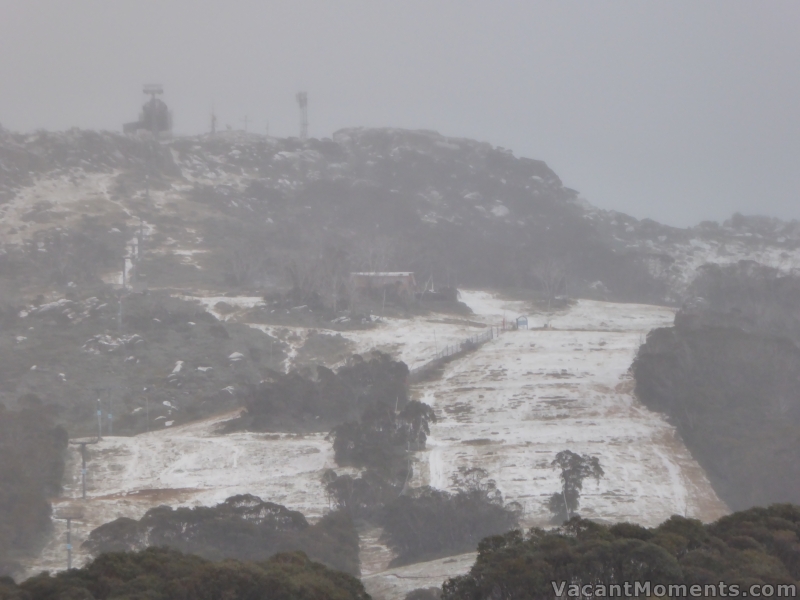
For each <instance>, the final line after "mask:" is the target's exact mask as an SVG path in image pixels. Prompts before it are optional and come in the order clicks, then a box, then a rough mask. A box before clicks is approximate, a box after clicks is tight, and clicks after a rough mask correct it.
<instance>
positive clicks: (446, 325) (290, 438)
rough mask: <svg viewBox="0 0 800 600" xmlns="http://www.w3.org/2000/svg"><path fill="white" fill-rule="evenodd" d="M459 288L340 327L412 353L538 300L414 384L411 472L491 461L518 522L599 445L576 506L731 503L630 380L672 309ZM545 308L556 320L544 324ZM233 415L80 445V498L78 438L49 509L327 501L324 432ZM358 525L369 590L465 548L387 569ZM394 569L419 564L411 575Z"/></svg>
mask: <svg viewBox="0 0 800 600" xmlns="http://www.w3.org/2000/svg"><path fill="white" fill-rule="evenodd" d="M463 300H464V301H465V302H466V303H467V304H468V305H469V306H470V307H471V308H472V309H473V311H474V312H473V314H472V315H471V317H470V319H469V321H467V320H463V321H460V322H459V321H458V320H455V319H452V318H445V316H444V315H439V318H438V319H437V318H431V316H425V317H414V318H411V319H394V320H392V321H389V322H388V323H387V324H385V325H379V326H378V327H377V328H376V329H373V330H370V331H369V332H367V333H361V332H358V331H356V332H345V334H344V335H345V336H347V337H348V338H349V339H350V340H351V342H352V343H353V345H354V346H355V347H359V346H360V345H361V344H367V345H368V346H371V345H377V346H379V347H383V348H384V349H389V350H392V349H393V350H394V351H395V352H399V353H405V354H406V355H415V356H417V357H418V358H417V360H418V361H420V362H421V361H424V360H425V359H426V358H428V359H429V358H431V357H433V355H434V354H435V352H436V349H437V346H435V345H433V344H431V345H428V344H429V342H428V340H427V338H426V337H422V336H420V335H419V333H418V331H419V330H421V329H422V328H423V327H429V328H430V330H429V331H431V333H433V330H435V332H436V340H437V343H438V344H444V343H452V342H455V341H456V340H459V339H463V337H464V334H465V333H471V332H472V331H474V330H475V329H476V326H477V325H479V324H482V323H485V324H495V323H499V322H502V318H503V314H504V313H505V314H507V315H514V314H517V313H518V312H520V311H523V310H524V311H525V312H527V313H528V314H530V316H531V329H530V330H527V331H526V330H521V331H509V332H506V333H504V334H501V335H500V337H499V338H497V339H495V340H493V341H491V342H489V343H487V344H486V345H484V346H481V347H480V348H479V349H478V350H476V351H475V352H473V353H471V354H467V355H466V356H464V357H462V358H460V359H458V360H455V361H453V362H451V363H450V364H449V365H447V366H446V367H445V370H444V373H443V376H442V378H441V379H434V380H432V381H423V382H420V383H418V384H415V385H414V386H413V387H412V395H413V396H414V397H419V398H421V399H425V400H427V401H429V402H430V403H431V404H432V405H433V406H434V408H435V410H436V412H437V415H438V417H439V418H438V421H437V423H436V424H433V425H432V428H431V437H430V438H429V442H428V445H427V449H426V450H423V451H419V452H416V453H415V457H414V461H415V473H416V474H417V475H416V479H415V480H414V481H413V482H412V485H413V486H420V485H425V484H430V485H432V486H434V487H437V488H440V489H448V488H450V487H451V477H452V476H453V475H455V474H456V473H457V472H458V468H459V467H460V466H464V465H469V466H474V467H480V468H485V469H486V470H487V471H488V472H489V473H490V474H491V476H492V477H493V478H494V479H495V480H496V481H497V486H498V488H499V489H500V490H502V492H503V494H504V495H505V498H506V500H507V501H516V502H519V503H521V504H522V505H523V507H524V513H523V524H524V525H525V526H531V525H538V526H549V523H550V515H549V514H548V512H547V509H546V501H547V498H548V496H549V495H550V494H552V492H553V491H556V490H558V488H559V482H558V473H557V471H555V470H554V469H552V468H551V467H550V466H549V462H550V461H551V460H552V459H553V457H554V456H555V454H556V453H557V452H559V451H561V450H564V449H567V448H569V449H573V450H575V451H580V452H584V453H589V454H592V455H595V456H598V457H599V458H600V460H601V463H602V465H603V467H604V468H605V470H606V473H607V474H606V476H605V477H604V478H603V479H601V480H600V481H599V483H598V484H595V483H594V482H591V483H587V485H586V488H585V495H584V497H583V499H582V502H581V514H584V515H585V516H591V517H592V518H595V519H599V520H601V521H607V522H615V521H617V520H633V521H637V522H640V523H643V524H645V525H655V524H657V523H658V522H660V521H661V520H663V519H664V518H666V517H668V516H669V515H671V514H674V513H678V514H685V515H687V516H692V517H696V518H700V519H702V520H704V521H710V520H714V519H716V518H718V517H719V516H721V515H722V514H725V513H726V512H727V509H726V507H725V505H724V504H723V503H721V502H720V501H719V500H718V499H717V497H716V495H715V493H714V491H713V490H712V489H711V486H710V485H709V483H708V480H707V479H706V477H705V475H704V473H703V471H702V470H701V469H700V468H699V466H698V465H697V463H696V462H695V461H694V460H693V459H692V458H691V455H689V453H688V452H687V451H686V449H685V447H684V446H683V444H682V442H681V440H680V438H679V437H677V435H676V434H675V430H674V429H673V428H672V427H671V426H670V425H668V424H667V423H666V421H665V420H664V419H663V418H662V417H661V416H659V415H657V414H656V413H653V412H650V411H648V410H647V409H645V408H644V407H642V406H641V405H640V404H638V402H637V401H636V399H635V398H634V397H633V396H632V395H631V389H632V381H631V379H630V376H629V375H628V374H627V369H628V366H629V365H630V362H631V360H632V359H633V356H634V354H635V352H636V349H637V347H638V344H639V341H640V339H641V338H642V336H643V335H644V334H645V333H646V332H647V331H648V330H649V329H650V328H652V327H655V326H658V325H663V324H667V323H669V322H670V321H671V320H672V317H673V313H672V311H671V310H669V309H665V308H659V307H652V306H644V305H620V304H613V303H603V302H594V301H587V302H584V301H581V302H579V303H578V304H577V305H575V306H573V307H569V308H566V309H564V310H563V311H560V312H558V313H556V314H550V315H547V314H543V313H538V314H537V313H536V312H534V311H531V310H530V307H529V306H528V305H527V304H526V303H524V302H520V301H508V300H503V299H501V298H498V297H497V296H495V295H492V294H489V293H485V292H464V293H463ZM446 321H450V322H446ZM548 321H549V324H550V327H549V328H547V329H543V328H541V325H544V324H545V322H548ZM470 323H471V325H470ZM415 332H417V333H415ZM406 334H407V335H406ZM381 335H382V336H383V338H381ZM362 336H364V337H366V338H367V339H366V340H365V339H362ZM431 338H433V335H431ZM431 341H432V340H431ZM398 342H399V343H401V344H402V345H401V346H397V345H396V344H398ZM361 347H365V346H361ZM517 359H520V360H519V361H518V360H517ZM518 371H519V372H518ZM480 396H484V398H480ZM232 416H234V415H222V416H220V417H216V418H213V419H207V420H205V421H198V422H196V423H192V424H187V425H180V426H178V425H173V426H172V427H171V428H162V429H161V430H160V431H155V432H150V433H142V434H139V435H136V436H134V437H117V436H114V437H105V438H104V439H103V440H102V441H101V442H100V443H99V444H97V445H95V446H90V447H89V456H90V460H89V472H88V500H87V501H86V502H85V503H84V502H83V501H81V500H80V462H79V459H78V453H77V450H74V451H72V453H71V455H70V456H71V459H70V461H69V464H68V474H67V477H66V484H65V492H64V494H63V496H62V497H61V498H60V499H58V500H57V501H56V502H55V510H56V511H61V510H65V509H67V508H68V507H75V506H82V507H84V514H85V520H83V521H79V522H77V523H76V522H73V540H74V542H73V543H75V544H76V548H78V547H79V545H80V543H81V542H82V541H83V540H84V539H86V536H88V534H89V532H90V531H91V530H93V529H94V528H95V527H98V526H99V525H101V524H103V523H106V522H108V521H111V520H113V519H115V518H118V517H121V516H126V517H130V518H136V519H138V518H141V517H142V516H143V515H144V514H145V512H146V511H147V510H148V509H150V508H153V507H155V506H158V505H160V504H164V503H169V504H170V505H173V506H213V505H214V504H217V503H219V502H222V501H223V500H224V499H225V498H228V497H229V496H232V495H235V494H239V493H251V494H254V495H257V496H259V497H261V498H263V499H265V500H269V501H271V502H276V503H279V504H282V505H285V506H286V507H287V508H289V509H291V510H299V511H301V512H302V513H303V514H305V515H306V516H307V517H309V519H311V520H316V519H319V517H321V516H322V515H323V514H325V513H326V512H327V511H328V510H329V502H330V499H329V497H328V496H327V494H326V492H325V488H324V485H323V475H324V474H325V472H326V471H327V470H328V469H331V468H332V469H335V470H336V471H337V472H339V473H340V474H342V473H348V472H352V470H349V469H342V468H341V467H337V465H336V464H335V462H334V457H333V448H332V444H331V442H330V441H328V440H325V435H324V434H304V435H298V434H293V433H269V434H264V433H248V432H238V433H228V434H223V433H221V432H220V430H219V427H218V426H219V424H220V423H221V422H223V421H225V419H229V418H231V417H232ZM54 526H55V531H54V534H53V537H52V538H51V541H50V543H49V544H48V546H47V548H46V550H45V552H44V553H43V554H42V556H41V557H40V558H39V559H37V560H35V561H33V562H31V563H30V564H29V565H28V568H29V569H30V570H29V572H30V573H35V572H38V571H39V570H41V569H43V568H50V569H53V568H59V566H60V565H62V564H63V561H64V550H63V539H64V538H63V536H64V527H65V525H64V523H63V521H57V522H55V524H54ZM360 533H361V540H362V549H361V563H362V564H361V570H362V574H363V575H364V578H365V579H364V581H365V583H366V585H367V588H368V590H369V589H375V590H378V589H380V590H389V592H387V594H388V595H387V596H386V597H391V598H396V597H402V593H401V592H402V590H404V589H405V590H406V591H408V589H412V588H413V587H419V586H417V585H413V584H414V582H420V581H421V582H426V581H427V582H430V581H431V579H435V578H436V577H439V576H440V575H441V574H442V573H444V575H445V576H451V575H456V574H460V573H462V572H464V570H465V568H468V563H469V562H470V561H471V559H470V558H469V557H467V558H465V559H457V560H451V561H450V562H447V561H443V560H434V561H430V562H429V563H428V562H426V563H423V564H418V565H413V566H409V567H403V568H400V569H391V570H388V571H385V570H386V568H387V564H388V562H389V561H390V559H391V558H392V554H391V552H390V551H389V550H388V549H387V548H386V546H385V543H383V542H382V541H381V540H380V539H379V538H380V532H376V531H374V530H372V529H366V530H363V529H362V531H361V532H360ZM470 556H471V555H470ZM86 559H87V555H86V554H85V549H81V550H79V551H78V553H77V556H76V561H78V563H79V564H80V562H81V561H83V560H86ZM448 560H449V559H448ZM384 571H385V574H382V573H383V572H384ZM392 573H417V575H414V576H413V577H412V578H410V579H407V580H405V579H402V578H396V577H394V576H393V575H392ZM403 577H405V575H404V576H403ZM409 577H411V575H409ZM416 577H419V580H417V579H415V578H416ZM439 583H441V578H440V581H439ZM409 585H410V586H411V588H408V586H409ZM382 593H383V592H382Z"/></svg>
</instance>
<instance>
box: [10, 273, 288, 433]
mask: <svg viewBox="0 0 800 600" xmlns="http://www.w3.org/2000/svg"><path fill="white" fill-rule="evenodd" d="M119 302H120V300H119V296H118V295H117V294H116V293H115V292H114V291H113V290H112V289H111V288H110V286H96V287H91V288H90V287H86V288H81V289H79V290H77V291H74V292H73V291H70V292H67V293H66V295H65V296H64V297H62V298H60V299H59V300H57V301H53V302H45V301H44V299H43V298H40V299H38V300H36V301H35V302H34V304H33V305H28V306H24V307H23V306H13V305H10V306H7V307H2V308H1V309H0V321H2V325H3V329H4V333H6V335H3V336H2V337H0V401H2V402H3V403H5V404H6V405H7V406H13V405H14V403H15V401H16V399H17V398H18V397H20V396H23V395H25V394H35V395H37V396H39V397H40V398H42V399H44V400H45V401H46V402H48V403H52V404H54V405H57V406H58V407H59V412H58V414H57V419H58V422H60V423H62V424H63V425H64V426H65V427H67V429H68V430H69V431H70V433H71V434H72V435H77V436H81V435H83V436H86V435H92V434H94V433H95V432H96V420H95V419H96V418H95V410H96V408H97V406H96V401H97V399H98V398H100V399H101V400H102V403H103V404H102V409H103V412H104V413H105V414H107V413H108V412H111V413H112V414H113V416H114V423H113V426H114V433H115V434H122V435H129V434H134V433H139V432H142V431H145V430H146V429H148V428H149V429H151V430H152V429H153V428H155V427H163V422H164V421H166V420H169V421H173V422H174V423H175V424H180V423H182V422H185V421H189V420H193V419H197V418H200V417H203V416H206V415H209V414H216V413H219V412H222V411H225V410H230V409H232V408H235V407H237V406H238V405H239V399H238V397H237V396H238V394H239V393H240V392H243V391H244V390H246V389H247V387H248V386H249V385H253V384H256V383H257V382H258V381H260V380H262V379H263V378H264V377H265V376H267V375H268V373H270V372H271V370H272V369H276V368H281V367H282V365H281V361H282V360H283V359H284V358H285V354H284V350H285V348H286V346H285V345H284V344H283V343H281V342H278V341H277V340H276V339H275V338H272V337H270V336H267V335H265V334H264V333H262V332H260V331H256V330H254V329H252V328H249V327H247V326H246V325H241V324H223V323H220V322H219V321H217V320H216V319H215V318H214V317H213V316H212V315H210V314H209V313H207V312H206V311H205V309H204V308H203V307H202V306H200V305H199V304H196V303H194V302H190V301H186V300H181V299H178V298H172V297H170V296H169V295H168V294H166V293H163V292H148V293H146V294H140V293H136V294H133V293H132V294H128V295H127V296H126V297H125V298H124V301H123V302H124V304H123V307H122V308H123V310H122V328H121V329H120V327H119V317H120V306H119ZM234 353H238V354H239V356H238V357H237V356H236V355H234V358H235V360H234V359H232V358H231V355H232V354H234ZM179 361H180V363H179ZM178 367H180V368H178ZM176 368H178V370H177V371H176V370H175V369H176ZM148 416H149V422H148Z"/></svg>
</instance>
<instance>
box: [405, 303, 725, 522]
mask: <svg viewBox="0 0 800 600" xmlns="http://www.w3.org/2000/svg"><path fill="white" fill-rule="evenodd" d="M465 301H466V302H467V303H468V304H470V306H472V307H473V308H474V309H477V310H478V311H480V313H481V314H482V315H483V316H484V318H490V317H491V316H492V315H493V316H494V318H495V319H496V318H498V317H500V318H502V314H503V312H504V311H505V312H506V314H508V315H509V316H510V315H513V314H514V312H515V309H516V312H517V313H518V312H522V309H523V307H522V306H520V305H519V304H515V303H504V302H502V301H500V300H497V299H496V298H493V297H491V296H488V295H487V294H483V293H476V294H471V295H466V296H465ZM672 318H673V313H672V311H671V310H670V309H666V308H662V307H656V306H645V305H630V304H628V305H626V304H608V303H603V302H594V301H583V300H582V301H579V302H578V303H577V304H576V305H575V306H573V307H572V308H571V309H569V310H567V311H564V312H563V313H561V314H557V315H554V316H552V317H550V318H549V319H547V321H549V327H547V328H541V329H538V328H534V329H529V330H524V329H522V330H519V331H508V332H505V333H504V334H503V335H501V336H500V337H499V338H497V339H495V340H493V341H491V342H489V343H487V344H486V345H484V346H483V347H481V348H480V350H479V351H477V352H475V353H474V354H471V355H469V356H467V357H465V358H464V359H462V360H459V361H457V362H454V363H452V364H450V365H449V366H448V367H447V368H446V369H445V372H444V376H443V377H442V378H441V380H439V381H436V382H433V383H430V384H428V385H426V386H425V387H424V389H422V390H420V391H421V393H422V396H423V400H424V401H426V402H428V403H429V404H431V405H432V406H433V407H434V408H435V410H436V413H437V417H438V419H439V420H438V422H437V423H436V424H435V425H433V426H432V428H431V437H430V438H429V440H428V449H427V450H426V451H425V452H421V453H418V468H417V480H416V483H417V484H429V485H432V486H434V487H437V488H448V487H450V485H451V477H452V476H453V475H454V474H455V473H456V472H457V469H458V468H459V467H462V466H463V467H472V466H479V467H482V468H484V469H486V470H487V471H488V472H489V473H490V475H491V476H492V478H494V479H495V481H496V482H497V485H498V487H499V488H500V489H501V490H502V491H503V493H504V494H505V496H506V499H507V500H509V501H512V500H513V501H517V502H519V503H520V504H522V505H523V507H524V509H525V516H524V521H525V523H526V524H527V525H545V524H546V523H547V521H548V519H549V516H550V515H549V513H548V511H547V509H546V501H547V498H548V497H549V496H550V495H551V494H552V493H553V492H556V491H558V490H559V489H560V484H559V479H558V472H557V471H555V470H554V469H552V468H551V467H550V462H551V461H552V460H553V459H554V458H555V456H556V454H557V453H558V452H560V451H562V450H567V449H568V450H572V451H573V452H577V453H580V454H590V455H592V456H597V457H598V458H599V459H600V463H601V465H602V467H603V469H604V470H605V477H604V478H603V479H601V480H600V481H599V483H595V482H594V481H589V482H586V484H585V486H584V492H583V497H582V500H581V509H580V512H581V514H582V515H583V516H586V517H590V518H596V519H602V520H607V521H635V522H638V523H641V524H643V525H655V524H657V523H659V522H661V521H662V520H664V519H665V518H667V517H669V516H670V515H672V514H675V513H678V514H684V515H686V516H692V517H697V518H700V519H702V520H705V521H708V520H713V519H716V518H717V517H719V516H721V515H722V514H724V513H725V512H726V510H727V509H726V507H725V506H724V504H723V503H722V502H721V501H720V500H719V499H718V498H717V497H716V494H715V493H714V492H713V490H712V488H711V486H710V484H709V482H708V480H707V478H706V477H705V475H704V473H703V471H702V469H701V468H700V467H699V466H698V465H697V463H696V462H695V461H694V460H693V459H692V457H691V455H690V454H689V452H688V451H687V450H686V448H685V446H684V445H683V443H682V441H681V440H680V439H679V437H678V436H677V434H676V432H675V429H674V428H673V427H672V426H671V425H669V424H668V423H667V422H666V420H665V418H664V417H663V416H661V415H658V414H655V413H653V412H651V411H650V410H648V409H646V408H644V407H643V406H642V405H641V404H640V403H639V402H638V401H637V400H636V398H635V397H634V396H633V395H632V389H633V381H632V379H631V376H630V374H629V373H628V369H629V367H630V365H631V362H632V360H633V358H634V355H635V352H636V350H637V348H638V347H639V345H640V343H641V341H642V339H643V337H644V335H645V334H646V333H647V331H649V330H650V329H652V328H654V327H659V326H665V325H668V324H670V323H671V321H672ZM539 321H540V322H541V323H542V324H543V322H544V321H545V320H544V319H539ZM530 322H531V326H535V325H536V324H537V318H536V317H531V319H530Z"/></svg>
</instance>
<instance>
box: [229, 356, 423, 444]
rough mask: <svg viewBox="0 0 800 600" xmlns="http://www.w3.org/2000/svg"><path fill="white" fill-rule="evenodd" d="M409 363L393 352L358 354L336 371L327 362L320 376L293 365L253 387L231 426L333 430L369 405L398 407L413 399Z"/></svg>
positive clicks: (373, 408)
mask: <svg viewBox="0 0 800 600" xmlns="http://www.w3.org/2000/svg"><path fill="white" fill-rule="evenodd" d="M407 377H408V367H407V366H406V365H405V363H402V362H397V361H394V360H392V359H391V358H390V357H389V355H387V354H383V353H381V352H372V353H371V354H370V355H369V357H368V359H367V360H364V359H363V358H362V357H361V356H359V355H356V356H355V357H353V358H352V359H351V360H350V362H349V363H348V364H347V365H345V366H343V367H341V368H339V369H338V370H337V371H332V370H331V369H327V368H325V367H322V366H318V367H317V368H316V376H315V377H314V378H311V377H308V376H306V375H304V374H301V373H298V372H296V371H293V372H291V373H289V374H285V375H284V374H281V373H272V376H271V378H270V379H269V380H268V381H264V382H262V383H261V384H259V385H258V386H254V387H252V388H251V389H250V390H249V392H248V393H247V395H246V398H245V406H246V410H245V412H244V413H243V415H242V417H241V418H240V419H239V420H237V421H235V422H234V423H232V427H237V428H246V429H248V430H250V431H328V430H330V428H331V427H335V426H337V425H339V424H341V423H344V422H347V421H351V420H355V419H358V418H359V417H361V415H362V414H363V413H364V412H365V411H368V410H369V411H373V412H375V411H377V412H380V411H383V412H386V411H394V410H395V409H396V408H399V409H402V408H403V407H404V406H405V405H406V403H407V402H408V390H407V381H406V380H407Z"/></svg>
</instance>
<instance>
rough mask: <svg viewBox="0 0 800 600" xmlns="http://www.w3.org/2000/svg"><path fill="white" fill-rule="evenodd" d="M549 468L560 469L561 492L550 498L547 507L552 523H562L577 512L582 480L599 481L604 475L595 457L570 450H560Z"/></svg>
mask: <svg viewBox="0 0 800 600" xmlns="http://www.w3.org/2000/svg"><path fill="white" fill-rule="evenodd" d="M550 466H552V467H553V468H554V469H561V491H560V492H556V493H555V494H553V495H552V496H551V497H550V500H548V502H547V507H548V508H549V509H550V512H552V513H553V521H554V522H556V523H563V522H564V521H568V520H569V519H570V518H571V517H572V516H573V515H574V514H575V512H576V511H577V510H578V506H579V504H580V497H581V491H582V490H583V480H584V479H586V478H587V477H593V478H594V479H595V480H596V481H599V480H600V478H601V477H603V475H605V473H604V472H603V468H602V467H601V466H600V459H598V458H597V457H596V456H589V455H586V454H584V455H580V454H576V453H575V452H572V451H571V450H562V451H561V452H559V453H558V454H556V458H555V460H553V462H552V463H550Z"/></svg>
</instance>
